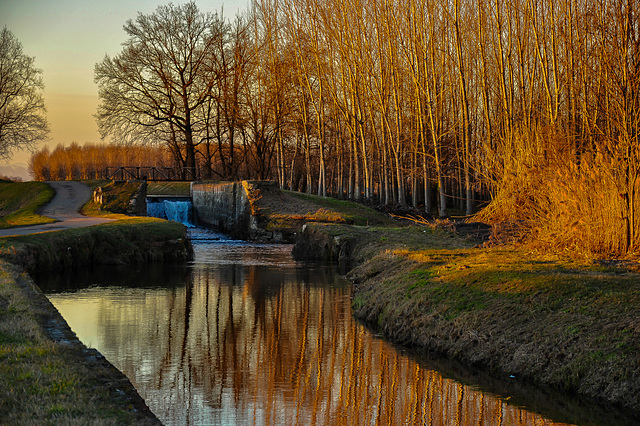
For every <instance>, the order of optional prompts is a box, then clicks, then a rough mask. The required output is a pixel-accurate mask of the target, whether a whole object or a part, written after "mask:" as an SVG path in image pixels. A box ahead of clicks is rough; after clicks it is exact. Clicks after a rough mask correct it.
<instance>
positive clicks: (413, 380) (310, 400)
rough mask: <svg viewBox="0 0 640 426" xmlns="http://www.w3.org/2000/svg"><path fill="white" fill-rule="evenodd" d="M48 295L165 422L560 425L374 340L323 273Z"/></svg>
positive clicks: (232, 272) (208, 275)
mask: <svg viewBox="0 0 640 426" xmlns="http://www.w3.org/2000/svg"><path fill="white" fill-rule="evenodd" d="M49 297H50V299H51V301H52V302H53V303H54V305H55V306H56V307H57V308H58V309H59V310H60V312H61V313H62V314H63V316H64V317H65V318H67V320H68V322H69V323H70V325H71V327H72V328H73V329H74V330H75V331H76V332H77V334H78V335H79V337H80V338H81V340H83V341H85V342H91V345H92V346H93V347H95V348H97V349H98V350H99V351H100V352H102V353H103V354H104V355H105V356H106V357H107V359H109V360H110V361H111V362H112V363H113V364H114V365H115V366H116V367H118V368H119V369H120V370H122V371H123V372H124V373H125V374H126V375H127V376H128V377H129V378H130V380H131V381H132V383H133V384H134V385H135V386H136V388H137V389H138V391H139V393H140V394H141V395H142V396H143V398H144V399H145V400H146V401H147V404H148V405H149V407H150V408H151V409H152V410H153V411H154V412H155V413H156V415H157V416H158V417H159V418H160V420H161V421H162V422H163V423H165V424H243V425H245V424H246V425H254V424H255V425H314V424H317V425H492V426H493V425H554V424H562V423H554V422H553V421H550V420H547V419H544V418H542V417H541V416H540V415H538V414H535V413H532V412H528V411H525V410H522V409H520V408H517V407H514V406H510V405H508V404H506V403H505V402H504V401H502V400H500V399H499V398H496V397H494V396H492V395H488V394H483V393H481V392H480V391H478V390H475V389H474V388H472V387H469V386H465V385H462V384H460V383H458V382H455V381H453V380H450V379H447V378H444V377H442V376H441V375H440V374H439V373H438V372H436V371H433V370H429V369H427V368H424V367H422V366H421V365H420V364H419V363H417V362H416V361H414V360H412V359H411V358H410V357H408V356H406V355H404V354H402V353H400V352H398V350H396V348H394V347H393V346H391V345H390V344H388V343H386V342H384V341H382V340H380V339H378V338H375V337H374V336H372V335H371V333H370V332H369V331H367V330H366V329H365V328H364V327H362V326H361V325H359V324H358V323H356V322H355V321H353V319H352V317H351V308H350V303H351V301H350V298H349V292H348V287H346V286H345V284H344V283H343V282H341V281H340V280H339V278H337V275H336V274H334V273H333V272H332V271H327V270H323V269H321V268H315V269H310V270H307V271H300V270H294V269H288V270H286V271H285V272H284V273H283V271H282V270H276V269H273V268H269V267H262V266H244V267H240V266H229V267H218V268H207V267H200V268H198V267H195V268H194V269H193V271H192V273H191V275H190V276H187V284H186V285H184V286H176V287H175V288H171V289H168V288H164V289H162V288H161V289H157V288H156V289H125V288H115V289H110V288H97V289H88V290H83V291H81V292H80V293H75V294H58V295H55V294H54V295H50V296H49ZM89 307H90V308H89ZM74 322H75V323H77V324H74Z"/></svg>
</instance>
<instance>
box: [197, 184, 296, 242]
mask: <svg viewBox="0 0 640 426" xmlns="http://www.w3.org/2000/svg"><path fill="white" fill-rule="evenodd" d="M275 186H276V183H275V182H259V181H246V180H245V181H241V182H219V183H195V182H194V183H193V184H192V185H191V200H192V202H193V213H194V216H195V217H196V220H197V223H198V224H201V225H205V226H210V227H213V228H217V229H219V230H221V231H222V232H225V233H228V234H230V235H232V236H233V237H235V238H241V239H244V240H252V241H270V242H282V241H283V240H284V238H283V236H282V235H281V234H280V233H278V232H269V231H267V230H265V229H264V228H263V227H261V226H260V217H259V215H258V214H257V210H258V209H257V207H256V205H255V202H256V201H257V200H258V199H259V198H260V193H261V190H268V189H271V188H273V187H275Z"/></svg>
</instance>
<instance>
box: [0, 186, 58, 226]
mask: <svg viewBox="0 0 640 426" xmlns="http://www.w3.org/2000/svg"><path fill="white" fill-rule="evenodd" d="M54 195H55V191H54V190H53V188H51V187H50V186H49V185H47V184H46V183H44V182H15V183H14V182H7V181H0V229H3V228H11V227H14V226H26V225H37V224H42V223H51V222H55V221H54V220H53V219H51V218H49V217H46V216H41V215H39V214H37V213H36V212H37V211H38V209H40V208H41V207H42V206H44V205H45V204H47V203H48V202H49V201H50V200H51V199H52V198H53V196H54Z"/></svg>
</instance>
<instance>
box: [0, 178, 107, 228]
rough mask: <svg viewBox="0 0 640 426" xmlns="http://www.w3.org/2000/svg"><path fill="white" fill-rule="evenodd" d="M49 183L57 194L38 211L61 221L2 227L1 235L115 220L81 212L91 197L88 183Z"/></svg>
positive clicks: (74, 226)
mask: <svg viewBox="0 0 640 426" xmlns="http://www.w3.org/2000/svg"><path fill="white" fill-rule="evenodd" d="M47 183H48V184H49V185H50V186H51V187H52V188H53V189H55V190H56V195H55V197H53V199H52V200H51V201H50V202H49V204H47V205H46V206H44V207H43V208H42V209H41V210H40V211H39V212H38V213H39V214H41V215H43V216H48V217H50V218H52V219H56V220H58V221H59V222H55V223H47V224H44V225H33V226H23V227H19V228H10V229H0V237H11V236H15V235H27V234H35V233H38V232H50V231H60V230H63V229H71V228H81V227H83V226H92V225H99V224H101V223H107V222H112V221H113V219H105V218H101V217H89V216H83V215H82V214H80V209H81V208H82V206H83V205H84V204H85V203H86V202H87V201H89V199H90V198H91V189H90V188H89V187H88V186H87V185H85V184H83V183H80V182H71V181H58V182H47Z"/></svg>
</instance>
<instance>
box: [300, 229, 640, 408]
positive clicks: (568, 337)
mask: <svg viewBox="0 0 640 426" xmlns="http://www.w3.org/2000/svg"><path fill="white" fill-rule="evenodd" d="M304 234H306V235H307V236H306V237H304V236H303V238H301V241H300V243H299V244H297V245H296V249H295V251H297V252H298V253H299V254H298V257H304V256H303V254H304V253H307V254H308V255H310V256H309V257H312V256H316V257H329V258H340V257H342V258H343V259H351V260H353V261H354V262H355V263H356V264H357V265H359V266H357V267H356V268H355V269H353V270H352V272H351V273H350V277H351V278H352V279H353V280H354V282H355V289H354V298H353V308H354V314H355V315H356V317H358V318H360V319H362V320H363V321H365V322H367V323H368V324H371V325H372V326H373V327H375V328H377V329H378V330H380V331H381V332H382V333H383V334H384V335H385V336H386V337H387V338H389V339H391V340H393V341H395V342H398V343H401V344H404V345H407V346H411V347H414V348H417V349H420V350H426V351H430V352H434V353H438V354H442V355H445V356H447V357H450V358H453V359H457V360H459V361H462V362H464V363H466V364H469V365H473V366H477V367H481V368H483V369H485V370H488V371H491V372H493V373H494V374H496V375H501V376H505V377H509V376H515V377H516V378H518V379H521V380H525V381H531V382H535V383H538V384H542V385H546V386H552V387H554V388H558V389H562V390H566V391H570V392H575V393H579V394H582V395H585V396H589V397H593V398H596V399H598V400H601V401H606V402H608V403H613V404H616V405H619V406H623V407H627V408H630V409H633V410H635V411H636V412H640V399H638V395H640V357H639V355H638V354H640V327H638V323H637V318H640V274H639V273H638V272H636V271H633V270H629V267H628V265H625V264H615V263H612V264H607V266H602V265H600V264H595V263H593V262H589V261H580V260H575V259H573V260H572V259H568V258H562V257H560V256H555V255H545V254H542V253H538V252H535V251H532V250H527V249H526V248H522V247H520V248H513V247H511V248H507V247H502V248H488V249H487V248H473V247H474V245H475V244H476V243H477V242H476V241H474V240H470V239H464V238H460V237H458V236H456V235H454V234H452V233H449V232H447V231H443V230H438V229H430V228H420V227H406V228H367V227H348V226H336V225H309V226H307V228H306V229H305V232H304ZM304 241H306V245H305V243H304ZM314 246H315V249H316V253H313V252H312V247H314ZM336 253H337V254H336Z"/></svg>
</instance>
